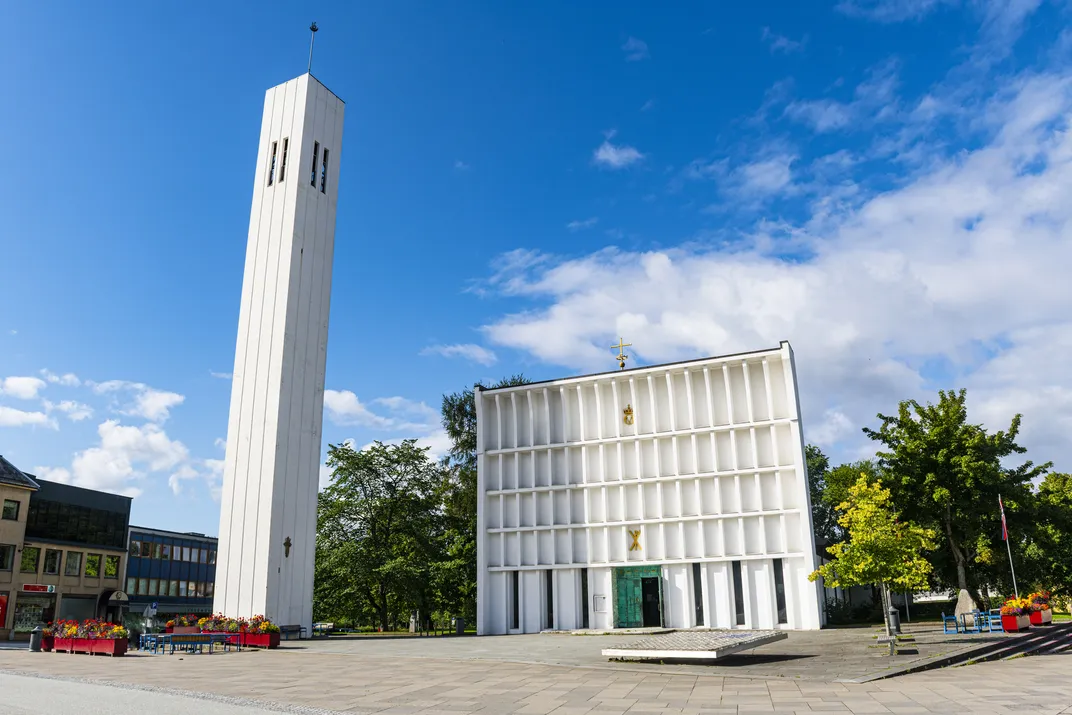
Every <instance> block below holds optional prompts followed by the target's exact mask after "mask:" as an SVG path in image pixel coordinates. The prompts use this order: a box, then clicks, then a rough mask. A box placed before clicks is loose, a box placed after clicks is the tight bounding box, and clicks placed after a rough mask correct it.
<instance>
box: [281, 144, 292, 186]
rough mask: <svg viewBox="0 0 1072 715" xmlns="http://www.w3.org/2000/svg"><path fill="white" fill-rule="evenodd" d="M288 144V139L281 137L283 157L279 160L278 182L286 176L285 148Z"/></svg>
mask: <svg viewBox="0 0 1072 715" xmlns="http://www.w3.org/2000/svg"><path fill="white" fill-rule="evenodd" d="M289 146H290V139H289V138H288V137H283V159H282V160H281V161H280V162H279V183H280V184H282V183H283V179H285V178H287V148H288V147H289Z"/></svg>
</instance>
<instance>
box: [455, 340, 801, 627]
mask: <svg viewBox="0 0 1072 715" xmlns="http://www.w3.org/2000/svg"><path fill="white" fill-rule="evenodd" d="M476 414H477V441H478V447H477V452H478V458H477V464H478V490H479V494H480V501H479V503H478V534H479V539H478V577H477V578H478V583H477V589H478V590H477V628H478V631H479V632H480V633H487V634H497V633H532V632H538V631H540V630H547V629H556V630H563V629H577V628H594V629H610V628H617V627H634V626H641V625H662V626H667V627H678V628H685V627H695V626H707V627H712V628H764V629H769V628H785V629H816V628H819V627H820V623H821V612H820V608H819V589H820V585H819V584H818V583H812V582H810V581H808V578H807V577H808V574H810V573H811V572H812V571H813V570H814V569H815V568H816V556H815V549H814V545H813V536H812V524H811V506H810V501H809V496H808V482H807V473H806V467H805V465H806V463H805V460H804V444H803V440H802V436H801V429H800V409H799V399H798V396H797V389H796V377H795V367H794V362H793V352H792V349H791V347H790V346H789V343H787V342H783V343H782V344H781V346H780V347H779V348H776V349H771V350H765V351H759V352H754V353H747V354H739V355H733V356H726V357H714V358H709V359H704V360H696V361H691V362H685V363H676V364H670V365H657V366H652V367H643V368H636V369H631V370H625V371H621V372H613V373H605V374H600V375H592V376H587V377H578V378H568V379H563V380H554V381H550V382H544V383H537V384H532V385H525V386H519V387H513V388H501V389H497V390H480V391H478V392H477V397H476Z"/></svg>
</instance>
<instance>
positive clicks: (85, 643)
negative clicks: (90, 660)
mask: <svg viewBox="0 0 1072 715" xmlns="http://www.w3.org/2000/svg"><path fill="white" fill-rule="evenodd" d="M54 645H55V649H56V652H57V653H59V652H65V653H90V654H95V653H100V654H101V655H111V656H116V655H125V654H126V652H127V639H126V638H56V639H55V644H54Z"/></svg>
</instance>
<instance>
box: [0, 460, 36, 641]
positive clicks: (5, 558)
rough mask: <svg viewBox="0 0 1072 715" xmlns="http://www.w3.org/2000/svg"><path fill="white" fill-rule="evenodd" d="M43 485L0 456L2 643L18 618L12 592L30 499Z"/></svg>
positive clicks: (0, 611)
mask: <svg viewBox="0 0 1072 715" xmlns="http://www.w3.org/2000/svg"><path fill="white" fill-rule="evenodd" d="M39 488H40V485H39V484H38V483H37V482H35V481H34V480H33V479H31V478H30V477H29V476H27V475H26V474H24V473H23V472H21V471H20V470H19V469H18V468H17V467H16V466H15V465H14V464H12V463H11V462H9V461H7V460H6V459H4V458H3V457H2V456H0V506H2V508H3V510H2V511H0V639H6V638H7V637H8V634H9V633H10V631H11V627H12V621H13V620H14V617H15V612H14V609H13V608H12V607H13V606H14V598H13V597H12V595H11V594H12V591H15V592H16V593H17V592H18V584H17V583H16V577H17V576H18V573H19V571H18V569H17V568H16V566H17V559H18V558H21V555H22V554H21V550H22V541H23V538H24V537H25V535H26V515H27V513H28V512H29V510H30V497H31V496H32V495H33V493H34V492H35V491H37V490H38V489H39Z"/></svg>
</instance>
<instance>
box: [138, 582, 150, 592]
mask: <svg viewBox="0 0 1072 715" xmlns="http://www.w3.org/2000/svg"><path fill="white" fill-rule="evenodd" d="M148 592H149V579H147V578H139V579H138V595H139V596H144V595H146V594H147V593H148Z"/></svg>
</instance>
